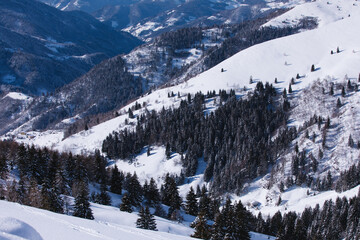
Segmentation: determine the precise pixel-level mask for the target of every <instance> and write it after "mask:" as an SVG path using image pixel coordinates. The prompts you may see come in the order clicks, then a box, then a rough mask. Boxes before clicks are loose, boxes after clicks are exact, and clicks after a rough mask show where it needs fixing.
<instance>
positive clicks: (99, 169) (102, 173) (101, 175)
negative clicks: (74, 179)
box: [94, 149, 107, 184]
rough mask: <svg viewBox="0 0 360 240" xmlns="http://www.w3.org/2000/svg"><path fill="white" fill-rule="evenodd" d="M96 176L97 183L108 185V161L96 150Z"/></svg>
mask: <svg viewBox="0 0 360 240" xmlns="http://www.w3.org/2000/svg"><path fill="white" fill-rule="evenodd" d="M94 165H95V166H94V176H95V181H96V182H98V183H104V184H105V183H106V180H107V179H106V178H107V176H106V160H105V158H104V157H102V156H101V154H100V151H99V150H98V149H96V150H95V161H94Z"/></svg>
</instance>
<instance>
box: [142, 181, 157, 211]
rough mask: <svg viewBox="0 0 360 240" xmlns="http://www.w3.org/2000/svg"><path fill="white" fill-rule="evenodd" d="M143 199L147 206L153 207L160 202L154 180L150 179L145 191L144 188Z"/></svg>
mask: <svg viewBox="0 0 360 240" xmlns="http://www.w3.org/2000/svg"><path fill="white" fill-rule="evenodd" d="M144 198H145V200H146V203H147V204H148V205H149V206H155V205H156V204H158V203H159V202H160V193H159V189H158V188H157V186H156V182H155V180H154V178H151V179H150V183H149V184H148V187H147V189H146V190H145V187H144Z"/></svg>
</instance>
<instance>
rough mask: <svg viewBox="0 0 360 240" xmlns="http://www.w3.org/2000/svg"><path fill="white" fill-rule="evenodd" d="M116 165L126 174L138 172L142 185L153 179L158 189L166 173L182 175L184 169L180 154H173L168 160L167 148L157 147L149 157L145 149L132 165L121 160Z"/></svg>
mask: <svg viewBox="0 0 360 240" xmlns="http://www.w3.org/2000/svg"><path fill="white" fill-rule="evenodd" d="M116 165H117V167H118V168H119V169H121V170H122V171H124V172H130V173H133V172H136V174H137V176H138V178H139V181H140V182H141V183H142V184H144V182H145V180H148V181H149V180H150V178H151V177H153V178H154V180H155V181H156V182H157V184H158V187H160V185H161V184H162V183H163V182H164V179H163V176H165V175H166V173H170V174H173V175H180V173H181V169H182V163H181V159H180V155H179V154H177V153H176V154H172V155H171V157H170V159H166V154H165V147H156V146H155V147H151V151H150V155H149V156H147V148H144V149H143V151H142V152H141V153H140V154H139V155H138V156H137V157H136V158H135V159H134V160H133V161H132V162H131V163H129V162H128V161H127V160H125V161H121V160H120V161H117V162H116Z"/></svg>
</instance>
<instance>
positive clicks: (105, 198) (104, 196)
mask: <svg viewBox="0 0 360 240" xmlns="http://www.w3.org/2000/svg"><path fill="white" fill-rule="evenodd" d="M98 203H100V204H102V205H111V198H110V196H109V194H108V193H107V187H106V185H105V184H103V183H102V184H100V194H99V195H98Z"/></svg>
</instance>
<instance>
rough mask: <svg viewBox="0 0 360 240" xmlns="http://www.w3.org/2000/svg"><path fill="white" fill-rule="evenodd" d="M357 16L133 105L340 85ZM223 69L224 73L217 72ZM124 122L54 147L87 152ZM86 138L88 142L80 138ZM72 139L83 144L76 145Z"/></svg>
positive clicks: (349, 62)
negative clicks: (328, 82)
mask: <svg viewBox="0 0 360 240" xmlns="http://www.w3.org/2000/svg"><path fill="white" fill-rule="evenodd" d="M318 2H326V1H318ZM344 2H353V1H352V0H348V1H344ZM307 6H308V7H309V8H310V10H311V9H313V7H314V5H307ZM299 7H301V6H299ZM315 7H316V6H315ZM295 9H296V8H295ZM310 10H306V11H305V10H304V15H305V12H308V11H310ZM359 13H360V7H358V6H353V8H352V9H351V16H350V17H347V18H345V19H341V20H339V21H335V22H333V23H331V24H328V25H326V26H324V27H320V28H318V29H315V30H311V31H306V32H302V33H299V34H295V35H292V36H288V37H284V38H280V39H275V40H272V41H268V42H265V43H262V44H259V45H256V46H253V47H250V48H248V49H246V50H244V51H241V52H239V53H238V54H236V55H234V56H233V57H231V58H229V59H227V60H225V61H223V62H222V63H220V64H218V65H217V66H215V67H214V68H212V69H210V70H208V71H206V72H204V73H202V74H200V75H198V76H197V77H194V78H192V79H190V80H188V81H187V82H184V83H182V84H179V85H176V86H172V87H168V88H163V89H159V90H157V91H154V92H152V93H151V94H149V95H147V96H144V97H142V98H139V99H138V100H137V102H138V103H143V102H145V103H146V104H147V109H148V110H152V109H155V110H159V109H161V108H162V107H163V106H164V107H165V108H168V107H171V106H176V105H177V104H179V102H180V99H179V98H168V93H169V92H174V93H177V92H180V94H181V96H182V97H183V98H185V95H186V94H187V93H191V94H194V93H196V92H198V91H202V92H205V93H206V92H207V91H212V90H216V91H217V90H218V89H236V90H237V92H238V93H239V94H242V95H243V94H244V93H246V92H243V89H244V87H245V88H246V89H247V90H251V89H252V88H253V87H254V86H255V84H256V82H258V81H262V82H270V83H273V84H274V79H275V78H277V80H278V83H277V84H274V86H275V87H277V88H278V89H280V90H281V89H283V88H287V87H288V85H289V83H290V80H291V78H295V77H296V75H297V74H299V75H300V76H301V78H300V79H299V80H296V81H297V83H296V84H295V85H293V86H292V88H293V90H295V91H297V92H298V93H299V94H298V95H300V92H301V90H303V89H304V88H306V87H308V86H309V85H310V84H312V83H313V82H314V81H316V80H317V79H320V80H322V79H328V78H329V77H330V79H332V81H339V82H342V81H343V79H344V77H345V75H347V76H348V77H349V78H352V79H355V78H357V77H358V74H359V71H358V69H356V68H357V66H358V65H359V61H360V45H359V43H358V42H357V41H356V38H357V37H358V36H359V34H360V30H359V28H357V27H356V26H358V25H359V22H360V21H359V19H360V17H359ZM337 47H339V48H340V50H341V51H340V53H337V54H333V55H331V54H330V51H331V50H333V51H334V52H336V48H337ZM312 64H314V65H315V66H316V68H317V70H316V71H314V72H311V71H310V69H311V65H312ZM222 68H223V69H224V72H221V69H222ZM250 76H252V78H253V80H254V83H253V84H250V83H249V79H250ZM134 104H135V103H131V104H130V105H128V106H125V107H123V108H122V112H125V111H127V109H128V108H129V107H131V106H132V105H134ZM135 113H136V112H135ZM126 118H127V116H126V115H122V116H119V117H117V118H114V119H113V120H111V121H108V122H105V123H102V124H100V125H98V126H95V127H94V128H92V129H90V130H89V131H87V132H85V131H84V132H81V133H79V134H76V135H74V136H72V137H70V138H68V139H65V140H64V141H62V142H59V145H58V146H59V147H60V145H63V144H65V142H68V141H69V142H70V141H71V144H70V145H72V144H73V143H74V142H78V143H79V144H81V145H78V147H76V149H78V151H81V149H84V150H91V149H93V148H94V147H95V146H94V145H92V144H89V147H88V148H87V147H86V144H87V141H85V139H88V140H90V139H91V142H94V141H96V140H95V139H98V140H97V141H99V143H100V142H101V140H102V139H103V138H104V136H105V135H107V134H108V133H110V132H112V131H113V130H117V129H118V128H119V125H123V123H124V121H125V119H126ZM306 119H308V116H306ZM86 136H88V137H87V138H83V137H86ZM97 136H98V137H97ZM40 138H41V137H39V139H40ZM76 138H79V139H80V138H81V139H82V140H79V141H76V140H75V139H76ZM37 139H38V138H34V140H33V141H34V143H36V141H37ZM59 140H60V139H59ZM97 148H100V145H97Z"/></svg>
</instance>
